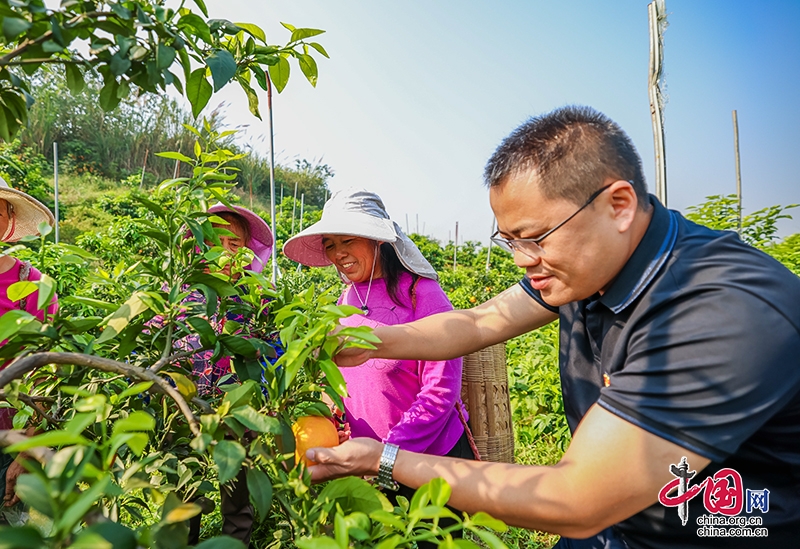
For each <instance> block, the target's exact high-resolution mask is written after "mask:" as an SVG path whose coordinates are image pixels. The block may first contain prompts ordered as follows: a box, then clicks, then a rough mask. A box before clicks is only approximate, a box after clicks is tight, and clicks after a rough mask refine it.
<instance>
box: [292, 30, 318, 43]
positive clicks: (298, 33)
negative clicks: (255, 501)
mask: <svg viewBox="0 0 800 549" xmlns="http://www.w3.org/2000/svg"><path fill="white" fill-rule="evenodd" d="M324 32H325V31H324V30H320V29H294V30H293V31H292V37H291V38H290V39H289V42H298V41H300V40H305V39H306V38H311V37H312V36H317V35H319V34H322V33H324Z"/></svg>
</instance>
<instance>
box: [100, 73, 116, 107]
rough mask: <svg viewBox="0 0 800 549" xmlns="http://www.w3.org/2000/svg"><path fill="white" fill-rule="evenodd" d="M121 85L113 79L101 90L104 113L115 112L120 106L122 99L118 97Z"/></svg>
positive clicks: (101, 104) (101, 103) (101, 105)
mask: <svg viewBox="0 0 800 549" xmlns="http://www.w3.org/2000/svg"><path fill="white" fill-rule="evenodd" d="M117 91H119V83H118V82H117V81H116V80H114V79H113V78H112V79H111V80H109V81H108V82H106V83H105V85H104V86H103V89H101V90H100V108H102V109H103V110H104V111H106V112H109V111H113V110H114V109H115V108H117V105H119V101H120V98H119V96H118V95H117Z"/></svg>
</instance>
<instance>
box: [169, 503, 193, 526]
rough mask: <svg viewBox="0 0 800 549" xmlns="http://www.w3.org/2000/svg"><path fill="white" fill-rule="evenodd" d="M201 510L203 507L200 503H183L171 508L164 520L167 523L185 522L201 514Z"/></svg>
mask: <svg viewBox="0 0 800 549" xmlns="http://www.w3.org/2000/svg"><path fill="white" fill-rule="evenodd" d="M201 511H202V509H201V508H200V506H199V505H195V504H194V503H183V504H181V505H178V506H177V507H175V508H173V509H171V510H170V511H169V512H168V513H167V515H166V516H165V517H164V522H165V523H167V524H175V523H176V522H183V521H185V520H189V519H190V518H192V517H195V516H197V515H199V514H200V512H201Z"/></svg>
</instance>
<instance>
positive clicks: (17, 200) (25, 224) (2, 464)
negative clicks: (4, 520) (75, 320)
mask: <svg viewBox="0 0 800 549" xmlns="http://www.w3.org/2000/svg"><path fill="white" fill-rule="evenodd" d="M42 222H46V223H47V224H49V225H50V226H51V227H52V226H53V225H55V218H54V217H53V214H52V213H50V210H48V209H47V206H45V205H44V204H42V203H41V202H39V201H38V200H36V199H35V198H33V197H32V196H29V195H27V194H25V193H23V192H21V191H17V190H15V189H12V188H11V187H9V185H8V183H6V181H5V179H3V178H2V177H0V240H2V241H3V242H17V241H18V240H20V239H22V238H24V237H26V236H36V235H38V234H39V229H38V227H39V224H40V223H42ZM41 278H42V273H40V272H39V271H38V270H36V269H35V268H34V267H32V266H31V264H30V263H28V262H23V261H20V260H19V259H17V258H15V257H11V256H10V255H5V254H3V255H0V317H1V316H3V315H4V314H6V313H7V312H9V311H13V310H22V311H27V312H28V313H30V314H31V315H33V316H34V317H36V318H37V319H38V320H40V321H43V320H44V319H45V313H47V314H48V315H53V314H55V312H56V309H57V307H58V305H57V302H56V298H53V300H52V301H51V302H50V304H49V305H48V306H47V308H46V311H45V310H42V309H39V307H38V301H39V292H38V291H35V292H33V293H32V294H30V295H28V296H27V297H24V298H22V299H20V300H19V301H12V300H11V299H10V298H9V297H8V288H9V287H10V286H11V285H12V284H14V283H16V282H21V281H26V280H30V281H37V280H41ZM2 343H3V342H0V344H2ZM4 366H5V365H0V369H2V368H3V367H4ZM15 412H16V410H15V409H14V408H0V429H3V430H4V429H13V428H14V427H13V423H12V420H13V418H14V413H15ZM24 472H25V471H24V469H23V468H22V466H21V465H20V464H19V463H18V462H17V461H13V462H12V461H11V456H9V455H8V454H2V455H0V489H1V488H2V487H5V492H4V493H3V498H4V501H5V506H6V507H9V506H11V505H14V504H15V503H16V502H18V501H19V498H17V496H16V494H15V493H14V490H13V489H14V486H15V485H16V480H17V477H18V476H19V475H20V474H21V473H24ZM3 477H5V478H4V479H3ZM3 480H5V482H2V481H3Z"/></svg>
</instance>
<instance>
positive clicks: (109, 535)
mask: <svg viewBox="0 0 800 549" xmlns="http://www.w3.org/2000/svg"><path fill="white" fill-rule="evenodd" d="M85 535H87V536H88V535H93V536H99V537H100V538H102V539H103V540H105V541H107V542H108V543H109V547H111V548H112V549H136V546H137V541H136V533H135V532H134V531H133V530H131V529H130V528H126V527H125V526H123V525H122V524H120V523H118V522H114V521H111V520H107V521H104V522H98V523H97V524H93V525H92V526H90V527H88V528H86V529H84V530H82V531H81V533H80V535H79V536H78V538H77V539H76V540H75V543H74V544H72V545H71V546H70V549H73V548H74V547H75V546H76V545H77V544H79V543H81V542H82V540H83V537H84V536H85ZM92 539H93V540H96V539H97V538H96V537H93V538H92ZM86 541H87V542H88V541H89V540H88V539H87V540H86ZM83 547H86V549H94V548H96V547H98V545H94V544H91V543H85V544H83Z"/></svg>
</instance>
